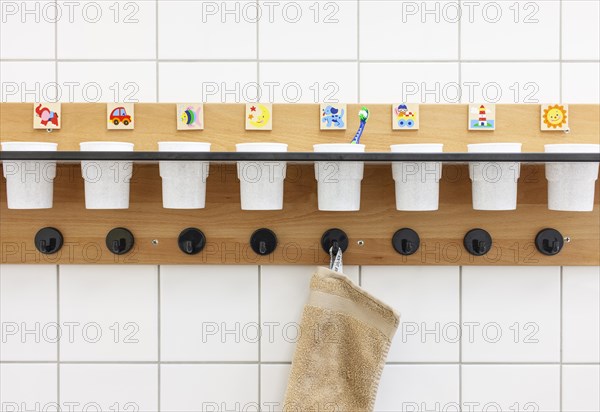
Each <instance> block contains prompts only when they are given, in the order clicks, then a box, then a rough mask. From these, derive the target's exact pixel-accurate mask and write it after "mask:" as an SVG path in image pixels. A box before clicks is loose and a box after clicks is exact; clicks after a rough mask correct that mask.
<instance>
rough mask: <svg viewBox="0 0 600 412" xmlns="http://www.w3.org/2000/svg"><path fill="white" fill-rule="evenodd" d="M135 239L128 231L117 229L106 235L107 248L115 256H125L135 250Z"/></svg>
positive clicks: (122, 228) (121, 228)
mask: <svg viewBox="0 0 600 412" xmlns="http://www.w3.org/2000/svg"><path fill="white" fill-rule="evenodd" d="M133 244H134V237H133V233H131V232H130V231H129V230H128V229H125V228H124V227H116V228H114V229H112V230H111V231H110V232H108V234H107V235H106V247H107V248H108V250H110V251H111V252H112V253H114V254H115V255H124V254H125V253H127V252H129V251H130V250H131V249H132V248H133Z"/></svg>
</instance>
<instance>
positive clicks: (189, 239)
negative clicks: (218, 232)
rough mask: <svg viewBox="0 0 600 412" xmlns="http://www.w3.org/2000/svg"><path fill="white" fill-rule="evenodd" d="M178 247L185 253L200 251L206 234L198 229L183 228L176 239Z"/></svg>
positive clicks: (190, 253)
mask: <svg viewBox="0 0 600 412" xmlns="http://www.w3.org/2000/svg"><path fill="white" fill-rule="evenodd" d="M177 244H178V245H179V249H180V250H181V251H182V252H183V253H185V254H186V255H195V254H197V253H200V252H201V251H202V249H204V246H205V245H206V236H204V233H202V231H201V230H200V229H196V228H195V227H188V228H187V229H183V230H182V231H181V233H180V234H179V238H178V239H177Z"/></svg>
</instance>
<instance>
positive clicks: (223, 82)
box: [158, 62, 266, 122]
mask: <svg viewBox="0 0 600 412" xmlns="http://www.w3.org/2000/svg"><path fill="white" fill-rule="evenodd" d="M158 74H159V100H160V101H161V102H187V101H190V102H196V101H198V102H200V101H201V102H205V103H242V102H246V101H255V100H256V97H257V95H258V92H257V91H259V90H262V89H261V87H260V86H259V85H258V83H257V69H256V63H236V62H231V63H222V62H221V63H212V62H210V63H195V62H194V63H160V64H159V70H158ZM262 101H265V102H266V100H264V99H263V100H262ZM205 120H206V122H209V121H210V119H208V118H207V119H205Z"/></svg>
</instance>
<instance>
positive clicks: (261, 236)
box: [250, 228, 277, 256]
mask: <svg viewBox="0 0 600 412" xmlns="http://www.w3.org/2000/svg"><path fill="white" fill-rule="evenodd" d="M250 247H251V248H252V250H253V251H254V253H256V254H257V255H261V256H266V255H269V254H271V253H273V251H274V250H275V248H276V247H277V236H276V235H275V233H274V232H273V231H272V230H270V229H266V228H262V229H258V230H256V231H255V232H254V233H252V236H250Z"/></svg>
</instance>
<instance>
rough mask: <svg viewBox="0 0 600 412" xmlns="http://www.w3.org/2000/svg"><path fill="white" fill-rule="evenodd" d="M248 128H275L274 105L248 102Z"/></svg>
mask: <svg viewBox="0 0 600 412" xmlns="http://www.w3.org/2000/svg"><path fill="white" fill-rule="evenodd" d="M246 130H273V105H272V104H271V103H248V104H246Z"/></svg>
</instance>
